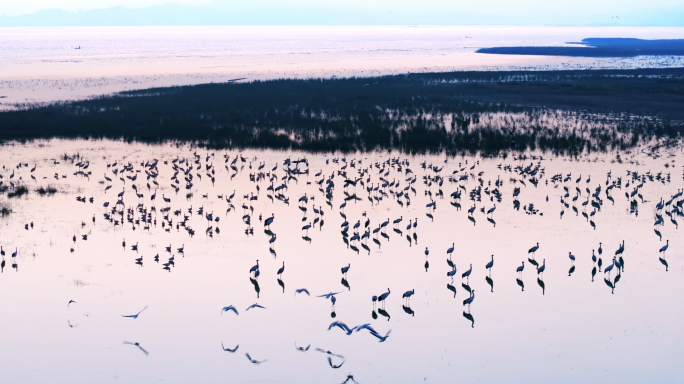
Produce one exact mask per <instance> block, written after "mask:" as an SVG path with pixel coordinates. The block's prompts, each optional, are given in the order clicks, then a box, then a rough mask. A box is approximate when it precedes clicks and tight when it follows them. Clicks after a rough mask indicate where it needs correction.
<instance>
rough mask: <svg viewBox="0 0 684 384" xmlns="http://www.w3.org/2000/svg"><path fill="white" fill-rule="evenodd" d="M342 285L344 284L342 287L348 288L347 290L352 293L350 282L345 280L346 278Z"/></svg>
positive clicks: (343, 279)
mask: <svg viewBox="0 0 684 384" xmlns="http://www.w3.org/2000/svg"><path fill="white" fill-rule="evenodd" d="M341 283H342V285H344V286H345V287H347V290H350V291H351V287H350V286H349V282H348V281H347V279H345V278H344V277H343V278H342V281H341Z"/></svg>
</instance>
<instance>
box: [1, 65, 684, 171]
mask: <svg viewBox="0 0 684 384" xmlns="http://www.w3.org/2000/svg"><path fill="white" fill-rule="evenodd" d="M683 79H684V69H656V70H600V71H553V72H522V71H518V72H453V73H427V74H410V75H396V76H384V77H377V78H347V79H338V78H335V79H308V80H273V81H254V82H249V83H225V84H203V85H196V86H183V87H169V88H158V89H151V90H142V91H130V92H123V93H120V94H116V95H113V96H107V97H99V98H94V99H91V100H85V101H77V102H66V103H58V104H52V105H49V106H42V107H35V108H34V107H31V106H25V108H24V109H23V110H19V111H11V112H5V113H0V126H3V127H4V129H3V130H2V131H1V132H0V140H3V139H4V140H10V139H33V138H50V137H73V138H112V139H123V140H125V141H140V142H150V143H159V142H164V141H178V142H194V143H196V144H197V145H198V146H204V147H210V148H271V149H299V150H307V151H313V152H323V151H325V152H328V151H341V152H351V151H372V150H399V151H403V152H407V153H438V152H444V151H446V152H447V153H454V154H455V153H476V152H479V153H482V154H485V155H491V154H497V153H500V152H507V151H518V152H523V151H526V150H542V151H547V150H554V151H559V152H563V153H583V152H593V151H601V152H602V151H610V150H613V149H624V148H631V147H634V146H636V145H638V144H639V143H641V142H644V141H649V140H652V139H654V138H656V139H657V138H663V137H665V138H679V137H680V135H681V134H682V131H683V130H684V126H683V125H682V123H681V121H682V120H684V109H682V108H681V105H682V103H683V102H684V80H683ZM78 157H79V156H78V154H74V155H66V154H65V156H64V159H70V160H72V161H73V160H74V159H76V158H78Z"/></svg>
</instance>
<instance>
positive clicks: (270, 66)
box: [0, 26, 684, 108]
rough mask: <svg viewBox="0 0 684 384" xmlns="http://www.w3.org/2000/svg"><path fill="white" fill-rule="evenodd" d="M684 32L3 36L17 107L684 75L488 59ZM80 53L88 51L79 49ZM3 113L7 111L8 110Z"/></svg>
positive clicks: (1, 63) (585, 63) (642, 63)
mask: <svg viewBox="0 0 684 384" xmlns="http://www.w3.org/2000/svg"><path fill="white" fill-rule="evenodd" d="M683 35H684V28H617V27H616V28H606V27H595V28H586V27H581V28H579V27H578V28H570V27H483V26H441V27H440V26H430V27H426V26H418V27H415V26H403V27H402V26H339V27H335V26H273V27H268V26H253V27H252V26H234V27H233V26H227V27H56V28H18V27H17V28H0V52H2V55H1V56H0V68H2V71H1V72H0V96H7V97H5V98H2V99H1V100H2V103H3V104H4V105H5V108H7V105H11V104H15V103H20V102H46V101H54V100H65V99H74V98H83V97H88V96H91V95H100V94H105V93H111V92H116V91H122V90H130V89H142V88H149V87H154V86H169V85H185V84H198V83H207V82H212V81H214V82H218V81H227V80H231V79H241V78H245V79H247V80H253V79H273V78H281V77H290V78H292V77H294V78H306V77H319V76H321V77H331V76H371V75H383V74H396V73H406V72H428V71H430V72H436V71H453V70H504V69H583V68H636V67H663V66H682V65H684V59H682V58H681V57H668V56H661V57H653V56H642V57H636V58H624V59H623V58H621V59H615V58H578V57H541V56H517V55H486V54H478V53H475V51H476V50H477V49H479V48H486V47H506V46H563V45H566V43H568V42H577V41H581V40H582V39H584V38H587V37H638V38H643V39H671V38H681V37H682V36H683ZM78 47H80V49H76V48H78ZM0 108H2V105H0Z"/></svg>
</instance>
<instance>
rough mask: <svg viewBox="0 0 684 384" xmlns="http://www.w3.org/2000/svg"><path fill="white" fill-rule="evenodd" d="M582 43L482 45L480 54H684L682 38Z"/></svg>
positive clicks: (619, 39) (603, 39)
mask: <svg viewBox="0 0 684 384" xmlns="http://www.w3.org/2000/svg"><path fill="white" fill-rule="evenodd" d="M572 44H578V45H583V46H571V47H568V46H563V47H493V48H480V49H478V50H477V52H478V53H491V54H498V55H541V56H575V57H635V56H644V55H652V56H658V55H665V56H682V55H684V40H683V39H665V40H642V39H633V38H588V39H584V40H582V42H580V43H572Z"/></svg>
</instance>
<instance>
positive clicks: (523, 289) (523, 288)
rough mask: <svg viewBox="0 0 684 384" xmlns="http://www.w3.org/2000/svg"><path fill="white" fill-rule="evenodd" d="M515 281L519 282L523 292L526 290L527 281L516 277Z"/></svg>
mask: <svg viewBox="0 0 684 384" xmlns="http://www.w3.org/2000/svg"><path fill="white" fill-rule="evenodd" d="M515 282H516V283H518V285H519V286H520V288H522V292H525V283H523V281H522V280H520V279H515Z"/></svg>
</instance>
